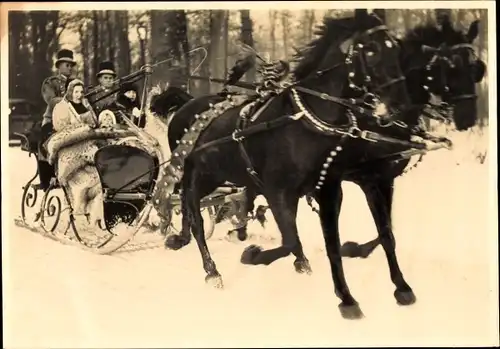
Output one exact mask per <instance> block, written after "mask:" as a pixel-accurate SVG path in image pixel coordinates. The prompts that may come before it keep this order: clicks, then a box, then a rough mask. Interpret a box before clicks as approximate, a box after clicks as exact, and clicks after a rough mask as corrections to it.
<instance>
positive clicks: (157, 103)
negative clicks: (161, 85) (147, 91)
mask: <svg viewBox="0 0 500 349" xmlns="http://www.w3.org/2000/svg"><path fill="white" fill-rule="evenodd" d="M191 99H193V96H191V95H190V94H189V93H187V92H186V91H184V90H183V89H181V88H179V87H175V86H168V87H167V88H166V89H165V90H164V91H162V92H161V93H160V94H156V95H154V96H152V99H151V107H150V109H151V111H152V112H154V113H156V114H160V115H163V116H166V114H167V113H168V112H169V111H172V110H174V109H179V108H180V107H182V106H183V105H184V104H186V103H187V102H189V101H190V100H191Z"/></svg>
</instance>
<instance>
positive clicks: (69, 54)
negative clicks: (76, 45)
mask: <svg viewBox="0 0 500 349" xmlns="http://www.w3.org/2000/svg"><path fill="white" fill-rule="evenodd" d="M62 62H68V63H71V64H72V65H75V64H76V62H75V60H74V58H73V51H71V50H68V49H62V50H60V51H59V52H57V60H56V67H57V65H58V64H59V63H62Z"/></svg>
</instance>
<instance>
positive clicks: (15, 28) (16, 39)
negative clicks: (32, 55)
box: [9, 11, 30, 98]
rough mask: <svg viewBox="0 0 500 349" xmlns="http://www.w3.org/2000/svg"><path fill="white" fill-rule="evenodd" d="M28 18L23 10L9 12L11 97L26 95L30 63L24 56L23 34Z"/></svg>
mask: <svg viewBox="0 0 500 349" xmlns="http://www.w3.org/2000/svg"><path fill="white" fill-rule="evenodd" d="M26 24H27V18H26V15H25V14H24V13H23V12H18V11H15V12H9V98H21V97H23V96H26V93H27V89H26V81H27V79H28V77H29V76H30V72H29V70H28V69H29V68H30V65H28V64H26V58H27V57H23V52H22V51H23V47H22V46H23V42H22V41H23V36H24V31H25V30H26ZM23 63H24V64H23Z"/></svg>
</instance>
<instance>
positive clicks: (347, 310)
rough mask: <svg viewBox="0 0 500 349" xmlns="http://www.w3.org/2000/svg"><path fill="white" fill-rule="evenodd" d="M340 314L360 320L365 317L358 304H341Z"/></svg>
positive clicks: (349, 318)
mask: <svg viewBox="0 0 500 349" xmlns="http://www.w3.org/2000/svg"><path fill="white" fill-rule="evenodd" d="M339 309H340V314H341V315H342V317H343V318H344V319H346V320H359V319H362V318H364V317H365V315H364V314H363V312H362V311H361V308H360V307H359V305H358V304H351V305H345V304H343V303H340V304H339Z"/></svg>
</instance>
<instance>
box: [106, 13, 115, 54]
mask: <svg viewBox="0 0 500 349" xmlns="http://www.w3.org/2000/svg"><path fill="white" fill-rule="evenodd" d="M114 22H115V16H114V14H113V11H106V30H107V32H108V33H107V34H108V44H107V46H108V47H107V48H108V59H109V60H110V61H112V62H114V61H115V40H114V37H115V33H114Z"/></svg>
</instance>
